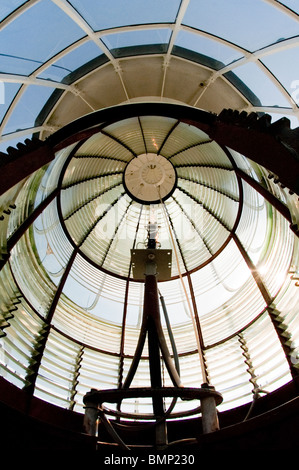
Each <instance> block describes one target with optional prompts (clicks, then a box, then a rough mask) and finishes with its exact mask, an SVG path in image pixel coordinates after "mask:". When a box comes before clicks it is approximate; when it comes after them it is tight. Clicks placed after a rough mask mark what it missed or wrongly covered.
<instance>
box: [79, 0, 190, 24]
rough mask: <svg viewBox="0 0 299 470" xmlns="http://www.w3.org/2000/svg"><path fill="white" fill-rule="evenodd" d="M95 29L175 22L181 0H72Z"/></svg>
mask: <svg viewBox="0 0 299 470" xmlns="http://www.w3.org/2000/svg"><path fill="white" fill-rule="evenodd" d="M70 3H71V4H72V5H73V6H74V7H75V8H76V9H77V10H78V12H79V13H80V14H81V15H82V16H83V17H84V18H85V20H86V21H87V22H88V23H89V24H90V26H91V27H92V28H93V29H94V30H95V31H97V30H101V29H108V28H116V27H119V26H125V25H133V24H146V23H173V22H174V21H175V19H176V15H177V11H178V8H179V6H180V3H181V1H180V0H152V1H151V2H148V1H146V0H110V1H109V2H108V1H106V0H100V1H97V2H95V1H94V0H70Z"/></svg>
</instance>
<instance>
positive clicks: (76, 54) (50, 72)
mask: <svg viewBox="0 0 299 470" xmlns="http://www.w3.org/2000/svg"><path fill="white" fill-rule="evenodd" d="M100 54H102V51H101V50H100V49H99V48H98V46H96V45H95V44H94V43H93V42H87V43H85V44H83V45H82V46H79V47H77V48H76V49H75V50H73V51H71V52H69V53H68V54H66V55H65V56H63V57H62V59H59V60H58V61H57V62H55V63H54V64H53V65H51V66H50V67H48V68H47V69H46V70H45V71H44V72H42V73H41V74H40V75H39V78H44V79H50V80H56V81H58V82H60V81H61V80H62V79H63V78H64V77H65V76H67V75H69V74H70V73H71V72H73V71H74V70H76V69H77V68H79V67H81V65H85V64H86V63H87V62H89V61H90V60H92V59H94V58H95V57H97V56H99V55H100Z"/></svg>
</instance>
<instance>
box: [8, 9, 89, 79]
mask: <svg viewBox="0 0 299 470" xmlns="http://www.w3.org/2000/svg"><path fill="white" fill-rule="evenodd" d="M54 25H55V34H54V31H53V27H54ZM83 36H84V33H83V31H82V30H81V29H80V28H79V27H78V26H77V25H76V24H75V23H74V22H73V21H72V20H71V19H70V18H68V17H67V16H66V15H65V14H64V13H63V12H62V10H61V9H60V8H58V7H57V6H56V5H54V4H53V3H52V2H51V1H48V0H45V1H43V2H39V3H37V4H36V5H34V6H33V7H32V8H29V9H28V10H27V11H26V12H25V13H23V14H22V15H20V16H19V17H18V18H16V19H15V20H14V21H13V22H12V23H10V24H8V25H7V27H6V28H4V29H3V30H2V31H1V32H0V57H1V56H2V59H3V64H1V71H2V72H6V73H22V74H24V75H29V74H30V73H31V72H33V71H34V70H35V69H37V68H38V66H39V65H40V64H43V63H44V62H45V61H47V60H48V59H50V58H51V57H53V56H54V55H55V54H57V53H58V52H60V51H61V50H63V49H64V48H65V47H67V46H69V45H70V44H72V43H73V42H75V41H77V40H78V39H80V38H81V37H83ZM1 62H2V60H1Z"/></svg>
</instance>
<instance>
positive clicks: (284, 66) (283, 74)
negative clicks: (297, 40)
mask: <svg viewBox="0 0 299 470" xmlns="http://www.w3.org/2000/svg"><path fill="white" fill-rule="evenodd" d="M298 56H299V47H292V48H291V49H284V50H283V51H281V52H277V53H276V54H271V55H267V56H266V57H264V58H262V62H263V63H264V64H265V65H266V67H268V69H269V70H270V71H271V72H272V73H273V75H275V76H276V77H277V79H278V80H279V81H280V83H281V84H282V85H283V86H284V88H285V89H286V90H287V91H288V92H289V93H290V95H291V96H292V98H293V99H294V100H295V102H296V103H297V106H298V105H299V62H298Z"/></svg>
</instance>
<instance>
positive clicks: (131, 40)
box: [101, 29, 171, 49]
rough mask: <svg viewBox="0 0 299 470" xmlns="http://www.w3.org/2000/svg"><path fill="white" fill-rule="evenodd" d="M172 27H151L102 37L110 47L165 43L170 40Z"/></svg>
mask: <svg viewBox="0 0 299 470" xmlns="http://www.w3.org/2000/svg"><path fill="white" fill-rule="evenodd" d="M170 35H171V30H170V29H150V30H147V29H146V30H143V31H129V32H126V33H117V34H109V35H107V36H103V37H102V38H101V39H102V41H103V42H104V43H105V44H106V46H107V47H108V48H109V49H116V48H121V47H129V46H141V45H147V44H165V43H168V42H169V39H170Z"/></svg>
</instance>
